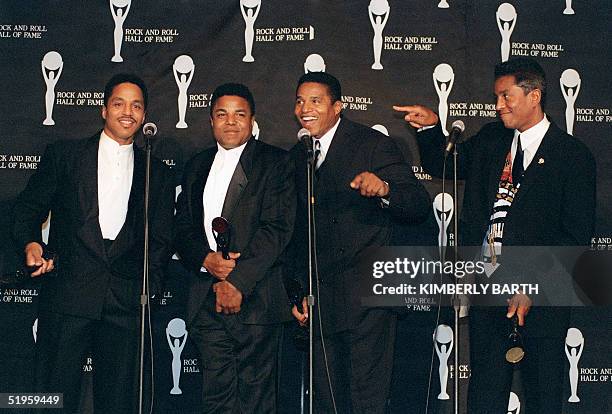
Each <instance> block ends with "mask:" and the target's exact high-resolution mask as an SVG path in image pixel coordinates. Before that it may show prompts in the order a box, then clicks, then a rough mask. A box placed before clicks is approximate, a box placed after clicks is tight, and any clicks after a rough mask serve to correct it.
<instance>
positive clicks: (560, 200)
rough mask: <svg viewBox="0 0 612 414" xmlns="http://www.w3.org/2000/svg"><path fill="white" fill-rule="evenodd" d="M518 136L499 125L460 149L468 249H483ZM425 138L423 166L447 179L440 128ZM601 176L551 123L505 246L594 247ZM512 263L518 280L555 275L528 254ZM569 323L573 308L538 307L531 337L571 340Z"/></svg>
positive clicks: (530, 322)
mask: <svg viewBox="0 0 612 414" xmlns="http://www.w3.org/2000/svg"><path fill="white" fill-rule="evenodd" d="M513 136H514V131H513V130H509V129H506V128H504V126H503V124H502V123H501V122H495V123H490V124H487V125H485V126H484V127H483V128H482V129H481V130H480V131H479V132H478V134H476V135H475V136H474V137H471V138H469V139H468V140H467V141H466V142H465V143H463V144H459V145H458V154H459V165H458V167H459V168H458V172H459V176H460V179H465V180H466V181H465V192H464V201H463V210H462V212H461V217H460V224H459V233H460V236H461V238H460V242H461V243H462V244H463V245H465V246H481V245H482V242H483V239H484V236H485V233H486V230H487V226H488V224H489V218H490V215H491V211H492V207H493V202H494V200H495V196H496V193H497V191H498V187H499V180H500V177H501V173H502V169H503V166H504V161H505V159H506V156H507V155H508V152H509V151H510V147H511V145H512V139H513ZM417 138H418V141H419V147H420V152H421V162H422V164H423V167H424V168H425V169H426V170H427V171H428V172H429V173H431V174H432V175H435V176H438V177H440V176H441V175H442V167H443V148H444V144H445V138H444V135H443V134H442V130H441V128H440V125H439V124H438V125H437V126H436V127H434V128H431V129H428V130H425V131H422V132H420V133H418V134H417ZM448 160H449V165H448V166H447V172H448V171H450V172H451V173H450V174H452V164H451V162H452V157H449V158H448ZM447 178H450V177H448V176H447ZM595 179H596V177H595V161H594V159H593V156H592V154H591V153H590V151H589V150H588V148H587V147H586V146H585V145H584V144H583V143H582V142H580V141H578V140H577V139H576V138H574V137H572V136H570V135H568V134H566V133H565V132H563V131H561V130H560V129H559V128H558V127H557V126H556V125H555V124H553V123H552V122H551V124H550V127H549V128H548V131H547V132H546V134H545V135H544V138H543V140H542V142H541V144H540V147H539V148H538V150H537V152H536V154H535V156H534V158H533V160H532V161H531V163H530V164H529V167H528V168H527V170H526V171H525V174H524V176H523V178H522V179H521V186H520V188H519V190H518V193H517V195H516V197H515V198H514V200H513V202H512V206H511V207H510V210H509V212H508V215H507V216H506V219H505V224H504V235H503V245H504V246H586V245H588V244H589V242H590V237H591V235H592V234H593V231H594V227H595V201H596V200H595V188H596V181H595ZM506 250H509V249H506ZM534 250H535V249H534ZM502 257H504V249H503V248H502ZM556 259H560V261H563V258H556ZM510 262H511V270H512V271H513V277H519V278H523V279H524V281H525V282H534V281H537V277H543V278H547V277H555V275H554V274H543V275H542V274H536V273H537V271H536V268H537V266H538V264H539V263H537V262H535V261H531V262H530V259H529V258H527V257H523V258H517V259H515V258H511V259H510ZM500 270H501V268H500ZM506 270H508V268H507V269H506ZM521 274H524V275H521ZM503 275H504V273H503V272H502V273H500V274H498V272H497V271H496V272H495V273H494V274H493V275H492V278H496V279H498V280H496V282H501V283H503ZM500 278H501V280H499V279H500ZM514 281H516V279H514ZM560 282H561V280H560ZM564 282H567V281H566V280H564ZM549 286H550V285H549ZM568 287H569V288H571V285H569V284H568ZM544 294H545V292H544ZM492 312H493V311H492ZM496 318H497V319H496V320H498V321H499V323H506V324H507V323H508V322H506V321H505V318H504V317H503V314H501V313H498V314H497V316H496ZM568 321H569V312H568V308H565V309H561V308H553V309H545V308H535V307H534V308H532V310H531V311H530V313H529V315H528V316H527V322H526V332H527V333H528V335H531V336H542V335H544V336H550V335H554V336H559V335H561V336H563V335H565V330H566V329H567V323H568ZM484 340H487V339H486V338H484Z"/></svg>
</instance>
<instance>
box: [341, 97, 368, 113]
mask: <svg viewBox="0 0 612 414" xmlns="http://www.w3.org/2000/svg"><path fill="white" fill-rule="evenodd" d="M341 100H342V109H344V110H351V111H367V110H368V109H369V107H370V105H372V104H373V101H372V97H370V96H352V95H342V97H341Z"/></svg>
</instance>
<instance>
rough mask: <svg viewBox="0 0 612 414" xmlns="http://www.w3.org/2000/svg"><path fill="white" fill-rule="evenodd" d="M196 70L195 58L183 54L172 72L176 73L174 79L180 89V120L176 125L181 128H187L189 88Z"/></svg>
mask: <svg viewBox="0 0 612 414" xmlns="http://www.w3.org/2000/svg"><path fill="white" fill-rule="evenodd" d="M194 72H195V65H194V64H193V59H191V57H189V56H188V55H181V56H179V57H177V58H176V59H175V61H174V65H172V73H174V80H175V81H176V85H177V86H178V89H179V94H178V115H179V120H178V122H177V123H176V127H177V128H179V129H184V128H187V123H186V122H185V113H186V112H187V88H189V84H190V83H191V79H192V78H193V73H194Z"/></svg>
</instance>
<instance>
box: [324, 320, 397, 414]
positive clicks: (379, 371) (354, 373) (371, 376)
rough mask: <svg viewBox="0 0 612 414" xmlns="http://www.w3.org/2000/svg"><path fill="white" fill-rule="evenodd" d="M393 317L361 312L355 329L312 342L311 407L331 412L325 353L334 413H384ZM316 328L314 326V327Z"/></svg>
mask: <svg viewBox="0 0 612 414" xmlns="http://www.w3.org/2000/svg"><path fill="white" fill-rule="evenodd" d="M396 319H397V316H396V315H395V314H394V313H392V312H390V311H387V310H382V309H372V310H369V311H367V312H364V314H363V317H362V318H361V320H360V321H359V323H358V325H357V327H356V328H355V329H350V330H344V331H341V332H335V333H331V334H329V335H328V334H326V333H325V332H324V336H323V338H324V340H325V354H324V353H323V347H322V343H321V337H320V336H319V337H317V338H315V344H314V378H313V380H314V386H315V394H314V400H315V409H316V412H317V413H320V414H326V413H333V412H334V411H333V405H332V399H331V394H330V387H329V382H328V378H327V374H326V367H325V357H324V356H325V355H326V356H327V365H328V367H329V375H330V379H331V384H332V387H333V393H334V399H335V402H336V408H337V412H338V414H348V413H352V414H384V413H385V412H386V405H387V400H388V398H389V394H390V388H391V373H392V368H393V346H394V342H395V326H396ZM315 329H317V328H315Z"/></svg>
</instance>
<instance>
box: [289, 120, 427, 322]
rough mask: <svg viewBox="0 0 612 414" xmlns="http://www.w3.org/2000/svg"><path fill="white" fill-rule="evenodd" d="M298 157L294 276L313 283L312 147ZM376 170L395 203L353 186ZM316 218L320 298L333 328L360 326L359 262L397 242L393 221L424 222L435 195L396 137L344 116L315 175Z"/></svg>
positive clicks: (299, 151) (325, 318)
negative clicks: (310, 252)
mask: <svg viewBox="0 0 612 414" xmlns="http://www.w3.org/2000/svg"><path fill="white" fill-rule="evenodd" d="M292 156H293V158H294V159H295V160H296V183H297V191H298V213H297V218H296V232H295V235H294V239H293V241H292V244H291V246H292V247H291V250H292V254H291V257H292V259H293V261H292V263H293V267H292V270H291V273H292V274H293V277H294V278H295V279H296V280H300V281H302V286H304V287H307V286H308V281H307V277H308V273H307V269H308V233H307V231H308V224H307V223H308V222H307V209H308V206H307V200H306V194H307V192H306V191H307V188H306V186H307V178H306V174H307V173H306V171H307V170H306V152H305V149H304V147H303V145H302V144H298V145H296V146H295V147H294V148H293V149H292ZM364 171H370V172H372V173H374V174H376V175H377V176H378V177H379V178H380V179H382V180H384V181H386V182H387V183H389V188H390V193H389V196H388V199H389V206H388V208H383V207H382V206H381V200H380V198H378V197H373V198H366V197H362V196H361V195H360V194H359V191H357V190H353V189H352V188H351V187H350V182H351V181H352V180H353V179H354V178H355V176H357V175H358V174H360V173H362V172H364ZM316 175H317V177H318V178H317V179H316V184H315V188H314V192H315V198H316V201H315V222H316V234H317V263H318V270H319V277H320V282H321V289H320V298H321V299H320V303H321V306H322V311H321V312H322V315H323V318H322V320H323V322H324V323H325V325H326V326H327V331H328V332H330V329H331V331H340V330H343V329H349V328H353V327H354V326H355V324H356V323H357V322H358V321H359V317H360V315H361V314H362V312H363V311H364V308H362V306H361V301H360V298H361V296H362V293H363V292H361V293H360V291H359V290H360V281H359V280H357V279H356V278H357V275H358V273H357V272H356V270H355V268H354V266H355V264H356V260H357V258H358V256H359V255H360V253H362V252H363V251H364V249H366V248H368V247H380V246H387V245H389V244H390V240H391V239H390V238H391V228H392V224H393V223H392V219H400V220H403V221H406V222H410V221H412V222H418V221H422V220H424V219H425V218H426V217H427V214H428V213H429V211H430V208H431V207H430V206H431V204H430V199H429V195H428V194H427V192H426V191H425V189H424V188H423V186H422V185H421V184H420V183H419V182H418V181H417V179H416V178H415V176H414V174H413V172H412V168H411V166H410V165H408V164H407V163H406V162H405V161H404V160H403V157H402V154H401V152H400V151H399V149H398V148H397V146H396V145H395V143H394V142H393V140H392V139H391V138H389V137H387V136H385V135H383V134H381V133H380V132H378V131H376V130H373V129H372V128H369V127H366V126H365V125H361V124H357V123H355V122H352V121H350V120H348V119H346V118H344V117H343V118H342V120H341V121H340V124H339V125H338V129H337V130H336V133H335V135H334V138H333V140H332V143H331V145H330V147H329V150H328V153H327V155H326V156H325V160H324V162H323V164H321V166H320V167H319V169H318V170H317V172H316Z"/></svg>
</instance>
